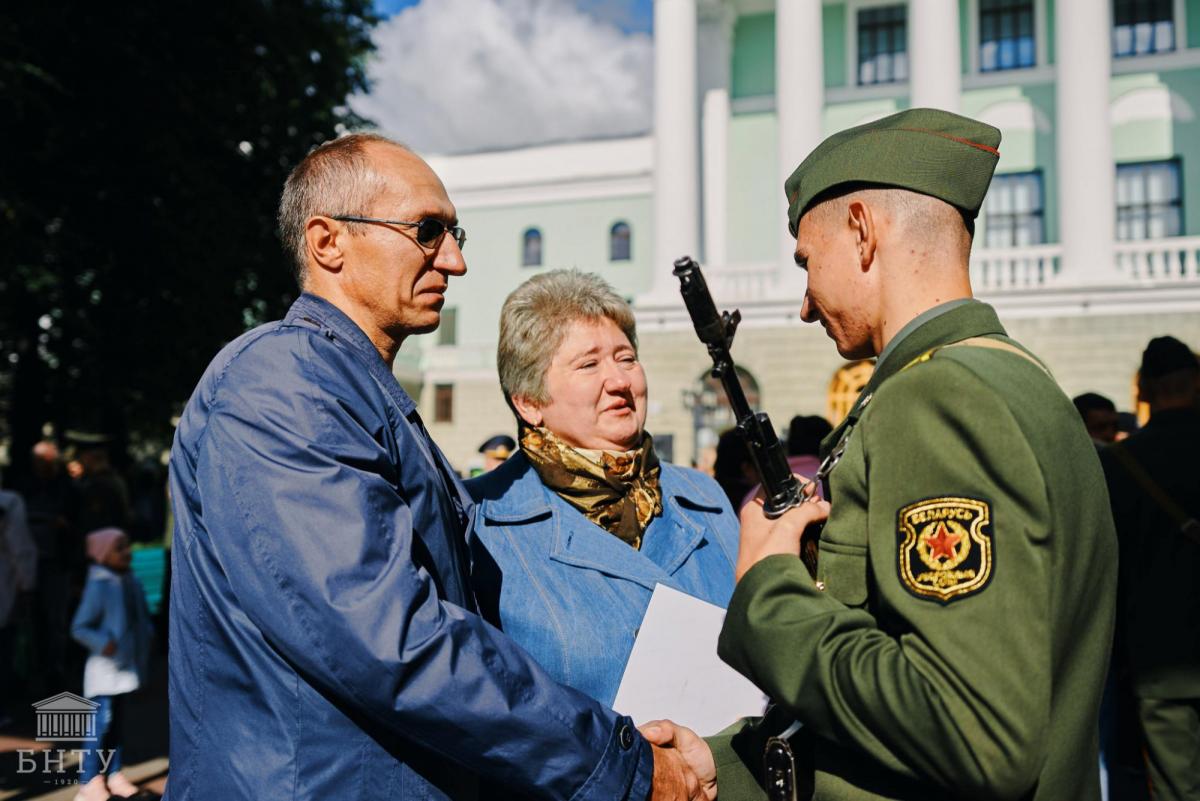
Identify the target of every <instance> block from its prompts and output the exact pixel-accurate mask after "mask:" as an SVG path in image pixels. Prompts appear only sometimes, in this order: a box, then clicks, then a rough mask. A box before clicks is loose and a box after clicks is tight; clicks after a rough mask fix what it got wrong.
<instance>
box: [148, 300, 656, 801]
mask: <svg viewBox="0 0 1200 801" xmlns="http://www.w3.org/2000/svg"><path fill="white" fill-rule="evenodd" d="M171 492H172V498H173V503H174V510H175V540H174V546H175V547H174V549H173V552H172V565H173V572H172V581H171V617H170V620H171V636H170V647H171V654H170V702H171V703H170V716H171V781H170V784H169V785H168V789H167V794H168V798H169V799H171V801H185V800H186V799H209V798H221V799H253V800H254V801H272V800H273V799H279V800H280V801H282V799H327V798H336V799H362V801H377V800H378V799H385V798H386V799H403V800H405V801H407V800H408V799H412V800H413V801H417V800H418V799H419V800H420V801H425V799H447V798H453V799H473V798H477V797H478V794H479V789H478V788H479V784H480V781H479V780H480V777H486V778H488V779H490V780H492V781H495V782H497V783H499V784H500V785H503V786H508V787H511V788H514V789H516V790H519V791H520V792H522V793H525V794H530V795H535V796H538V797H544V798H560V799H568V798H570V799H579V800H580V801H583V799H595V800H596V801H601V799H602V800H603V801H610V800H611V799H638V801H640V800H641V799H642V798H645V796H646V795H647V793H648V790H649V787H650V779H651V773H652V769H653V765H652V756H651V753H650V748H649V746H648V744H647V743H646V742H645V741H644V740H643V739H642V738H641V737H640V735H638V734H637V732H636V730H633V729H632V728H631V723H630V721H629V720H628V718H623V717H620V716H618V715H617V714H616V713H614V712H612V711H611V710H609V709H606V708H604V707H602V706H601V705H600V704H598V703H596V702H595V701H594V700H592V699H590V698H588V697H587V696H585V695H583V694H582V693H579V692H577V691H576V690H573V689H571V688H569V687H564V686H561V685H559V684H557V683H555V682H554V681H553V680H552V679H551V678H550V677H549V676H547V675H546V673H545V672H544V671H542V670H541V669H540V668H539V667H538V665H537V663H536V662H535V661H534V660H533V659H532V658H531V657H530V656H529V655H528V654H526V653H525V652H524V651H523V650H521V648H520V647H518V646H517V645H516V644H515V643H513V642H512V641H511V640H510V639H508V638H507V637H505V636H504V635H502V634H501V633H500V632H498V631H497V630H496V629H495V628H493V627H492V626H490V625H489V624H487V623H486V622H485V621H484V620H483V619H482V618H481V617H479V615H478V614H476V613H475V601H474V598H473V596H472V594H471V590H470V587H469V585H468V580H467V572H466V568H467V552H466V544H465V533H466V527H467V525H468V524H469V521H470V517H471V514H472V513H473V507H472V504H471V501H470V498H469V497H468V496H467V494H466V492H465V490H463V487H462V484H461V483H460V482H459V481H458V479H457V478H456V477H455V476H454V474H453V471H451V470H450V467H449V465H448V464H447V463H446V460H445V458H444V457H443V456H442V454H441V452H440V451H439V450H438V449H437V447H436V446H435V445H434V444H433V442H432V440H431V439H430V438H429V435H428V433H427V432H426V431H425V429H424V427H423V425H422V423H421V420H420V417H419V416H418V415H417V411H416V408H415V404H414V403H413V401H412V399H411V398H410V397H409V396H408V395H407V394H405V392H404V390H402V389H401V388H400V385H399V384H398V383H397V382H396V379H395V378H394V377H393V376H392V374H391V372H390V371H389V370H388V368H387V365H386V364H385V363H384V361H383V360H382V359H381V358H380V356H379V354H378V352H377V351H376V350H375V348H374V347H373V346H372V344H371V342H370V340H369V339H368V338H367V337H366V335H365V334H364V333H363V332H362V331H361V330H360V329H359V328H358V327H357V326H356V325H355V324H354V323H353V322H352V321H351V320H350V319H349V318H348V317H347V316H346V315H344V314H343V313H342V312H341V311H339V310H338V309H337V308H336V307H334V306H333V305H332V304H330V303H328V302H327V301H325V300H322V299H320V298H317V297H315V296H312V295H307V294H306V295H304V296H302V297H301V298H300V299H299V300H297V301H296V303H295V304H294V305H293V306H292V308H291V310H290V311H289V312H288V314H287V316H286V318H285V319H283V320H282V321H279V322H275V323H270V324H268V325H265V326H262V327H260V328H258V329H255V330H254V331H251V332H250V333H248V334H245V335H244V336H242V337H241V338H239V339H237V340H235V341H234V342H233V343H231V344H230V345H228V346H227V347H226V348H225V349H224V350H222V351H221V353H220V354H218V355H217V357H216V358H215V359H214V360H213V362H212V364H211V365H210V366H209V368H208V370H207V371H206V373H205V374H204V377H203V378H202V379H201V380H200V384H199V385H198V386H197V388H196V391H195V393H194V394H193V396H192V399H191V400H190V401H189V402H188V405H187V408H186V409H185V411H184V413H183V416H182V419H181V420H180V424H179V428H178V431H177V432H176V437H175V445H174V448H173V450H172V454H171Z"/></svg>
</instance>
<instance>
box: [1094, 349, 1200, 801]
mask: <svg viewBox="0 0 1200 801" xmlns="http://www.w3.org/2000/svg"><path fill="white" fill-rule="evenodd" d="M1198 382H1200V365H1198V363H1197V360H1196V355H1195V354H1194V353H1192V351H1191V350H1190V349H1189V348H1188V347H1187V346H1186V345H1184V344H1183V343H1182V342H1180V341H1179V340H1178V339H1174V338H1173V337H1157V338H1155V339H1152V340H1151V341H1150V344H1149V345H1148V346H1147V347H1146V351H1145V353H1144V354H1143V355H1142V366H1141V372H1140V374H1139V375H1138V397H1139V398H1140V400H1142V401H1144V402H1146V403H1148V404H1149V405H1150V420H1149V422H1148V423H1147V424H1146V426H1145V428H1143V429H1142V430H1140V431H1138V432H1137V433H1135V434H1133V435H1131V436H1130V437H1129V438H1128V439H1126V440H1124V441H1123V442H1121V443H1119V444H1116V445H1112V446H1110V447H1108V448H1106V449H1105V451H1104V452H1103V453H1102V454H1101V461H1102V463H1103V464H1104V470H1105V474H1106V475H1107V477H1108V487H1109V495H1110V497H1111V500H1112V509H1113V518H1114V519H1115V521H1116V525H1117V537H1118V540H1119V542H1120V546H1121V577H1120V585H1119V586H1120V615H1119V618H1118V631H1119V637H1118V642H1119V643H1121V646H1122V647H1121V652H1122V653H1121V654H1120V656H1122V657H1124V659H1125V660H1126V661H1127V663H1128V665H1129V670H1130V673H1131V675H1132V680H1133V692H1134V695H1135V696H1136V698H1137V706H1138V716H1139V717H1140V718H1141V724H1142V731H1143V735H1144V737H1145V746H1146V749H1145V750H1146V761H1147V768H1148V771H1149V774H1150V783H1151V793H1152V795H1153V798H1154V799H1155V801H1175V799H1195V798H1200V523H1197V522H1196V521H1197V520H1198V519H1200V461H1197V460H1198V459H1200V413H1198V412H1197V408H1196V403H1197V400H1198V399H1200V390H1198V387H1197V385H1198Z"/></svg>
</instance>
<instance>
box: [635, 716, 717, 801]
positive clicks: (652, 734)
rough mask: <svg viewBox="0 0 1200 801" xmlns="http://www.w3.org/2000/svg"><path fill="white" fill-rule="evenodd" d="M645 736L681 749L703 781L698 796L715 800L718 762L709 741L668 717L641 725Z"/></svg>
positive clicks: (689, 764) (684, 757)
mask: <svg viewBox="0 0 1200 801" xmlns="http://www.w3.org/2000/svg"><path fill="white" fill-rule="evenodd" d="M638 730H639V731H641V733H642V736H643V737H645V738H646V739H647V740H649V741H650V742H651V743H653V744H654V745H662V746H667V747H669V748H673V749H675V750H677V751H679V754H680V756H682V757H683V760H684V761H685V762H686V763H687V764H688V767H690V768H691V769H692V772H693V773H694V774H696V778H697V779H698V780H699V783H700V788H699V789H700V792H701V793H702V795H699V796H697V797H698V798H700V799H703V801H714V799H716V797H717V764H716V762H715V761H714V760H713V755H712V750H711V749H709V747H708V743H706V742H704V740H703V739H702V738H701V737H700V736H699V735H698V734H696V732H694V731H692V730H691V729H689V728H688V727H686V726H680V725H679V724H678V723H673V722H672V721H669V720H652V721H650V722H649V723H646V724H644V725H642V726H639V727H638Z"/></svg>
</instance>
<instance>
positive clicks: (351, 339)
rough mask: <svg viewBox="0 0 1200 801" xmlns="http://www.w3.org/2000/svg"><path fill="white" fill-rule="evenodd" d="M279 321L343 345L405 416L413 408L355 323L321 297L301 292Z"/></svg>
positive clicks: (414, 404)
mask: <svg viewBox="0 0 1200 801" xmlns="http://www.w3.org/2000/svg"><path fill="white" fill-rule="evenodd" d="M283 322H284V324H285V325H308V326H311V327H313V328H316V329H317V330H318V331H319V332H320V333H321V335H322V336H324V337H326V338H327V339H329V340H331V341H333V342H341V343H343V344H344V345H345V346H347V347H348V348H349V349H350V350H351V351H353V352H354V353H355V354H357V355H358V357H359V358H360V359H361V360H362V361H363V362H364V363H365V364H366V365H367V368H368V369H369V370H370V372H371V377H372V378H374V379H375V381H376V382H377V383H378V384H379V386H380V387H382V388H383V390H384V391H385V392H387V393H388V395H390V396H391V398H392V400H393V401H395V402H396V405H397V406H399V407H400V412H401V413H402V414H403V415H404V416H405V417H407V416H408V415H409V414H411V413H412V412H413V410H414V409H416V408H417V404H416V402H415V401H413V399H412V398H411V397H410V396H409V394H408V393H407V392H405V391H404V388H403V387H401V386H400V382H398V381H397V380H396V377H395V376H394V375H392V371H391V370H389V369H388V366H387V364H386V363H384V361H383V358H382V357H380V355H379V351H377V350H375V345H374V344H373V343H372V342H371V340H370V339H369V338H368V337H367V335H366V334H365V333H363V330H362V329H361V328H359V327H358V324H357V323H355V322H354V321H353V320H351V319H350V318H349V317H348V316H347V315H346V313H345V312H343V311H342V310H341V309H339V308H338V307H337V306H335V305H333V304H332V303H330V302H329V301H328V300H326V299H325V298H322V297H319V296H317V295H314V294H312V293H311V292H305V293H303V294H302V295H301V296H300V297H298V298H297V299H296V302H295V303H293V304H292V306H291V308H290V309H288V313H287V314H286V315H285V316H284V318H283Z"/></svg>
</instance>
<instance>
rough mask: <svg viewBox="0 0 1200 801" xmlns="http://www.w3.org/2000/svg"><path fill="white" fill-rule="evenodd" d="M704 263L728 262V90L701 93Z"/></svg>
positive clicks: (722, 264) (718, 264)
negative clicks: (702, 112) (702, 104)
mask: <svg viewBox="0 0 1200 801" xmlns="http://www.w3.org/2000/svg"><path fill="white" fill-rule="evenodd" d="M703 119H704V262H705V264H707V265H710V266H713V267H719V266H724V265H725V264H727V263H728V261H729V246H728V239H727V231H728V220H729V90H728V89H709V90H708V91H707V92H705V93H704V117H703Z"/></svg>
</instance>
